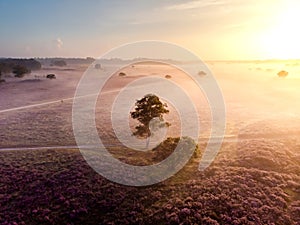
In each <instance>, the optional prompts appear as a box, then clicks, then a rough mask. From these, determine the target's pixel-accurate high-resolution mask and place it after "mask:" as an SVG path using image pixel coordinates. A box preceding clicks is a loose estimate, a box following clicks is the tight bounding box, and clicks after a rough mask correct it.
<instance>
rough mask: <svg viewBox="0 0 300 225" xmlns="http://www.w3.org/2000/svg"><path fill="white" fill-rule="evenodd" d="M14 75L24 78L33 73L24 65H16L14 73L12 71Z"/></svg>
mask: <svg viewBox="0 0 300 225" xmlns="http://www.w3.org/2000/svg"><path fill="white" fill-rule="evenodd" d="M12 72H13V73H14V74H15V77H19V78H20V77H24V75H25V74H26V73H30V72H31V71H30V70H29V69H27V67H25V66H22V65H16V66H14V67H13V71H12Z"/></svg>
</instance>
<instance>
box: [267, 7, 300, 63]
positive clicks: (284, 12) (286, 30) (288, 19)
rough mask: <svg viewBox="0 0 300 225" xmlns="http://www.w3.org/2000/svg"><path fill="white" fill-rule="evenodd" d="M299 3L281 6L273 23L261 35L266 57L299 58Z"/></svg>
mask: <svg viewBox="0 0 300 225" xmlns="http://www.w3.org/2000/svg"><path fill="white" fill-rule="evenodd" d="M299 23H300V4H299V2H293V4H288V5H287V6H286V7H282V8H281V10H280V12H279V13H278V15H277V16H276V19H275V20H274V25H272V26H271V27H270V29H268V30H267V31H266V32H265V34H263V35H262V36H261V44H262V45H261V46H262V48H263V50H264V52H265V54H266V57H268V58H277V59H300V29H299Z"/></svg>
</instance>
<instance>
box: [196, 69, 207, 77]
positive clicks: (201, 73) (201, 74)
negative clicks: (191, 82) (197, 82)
mask: <svg viewBox="0 0 300 225" xmlns="http://www.w3.org/2000/svg"><path fill="white" fill-rule="evenodd" d="M198 75H199V76H205V75H206V73H205V72H204V71H202V70H201V71H199V73H198Z"/></svg>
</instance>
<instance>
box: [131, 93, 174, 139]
mask: <svg viewBox="0 0 300 225" xmlns="http://www.w3.org/2000/svg"><path fill="white" fill-rule="evenodd" d="M167 107H168V106H167V104H166V103H162V102H161V101H160V99H159V97H157V96H156V95H154V94H148V95H145V96H144V97H143V98H141V99H139V100H137V101H136V103H135V110H134V111H133V112H131V113H130V114H131V117H132V118H133V119H137V120H138V121H139V122H140V124H139V125H138V126H136V127H135V129H136V131H135V132H133V135H135V136H139V137H146V138H148V137H150V136H151V128H152V127H153V125H154V124H153V123H151V124H150V122H151V120H152V119H154V118H158V119H159V120H156V122H155V124H156V127H157V126H160V127H161V126H170V124H169V123H168V122H164V120H163V115H164V114H167V113H169V110H168V109H167ZM157 121H159V122H160V123H159V124H157ZM151 125H152V127H151ZM152 130H153V129H152Z"/></svg>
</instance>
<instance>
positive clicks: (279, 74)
mask: <svg viewBox="0 0 300 225" xmlns="http://www.w3.org/2000/svg"><path fill="white" fill-rule="evenodd" d="M288 74H289V73H288V72H287V71H285V70H281V71H280V72H278V73H277V75H278V76H279V77H286V76H287V75H288Z"/></svg>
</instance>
